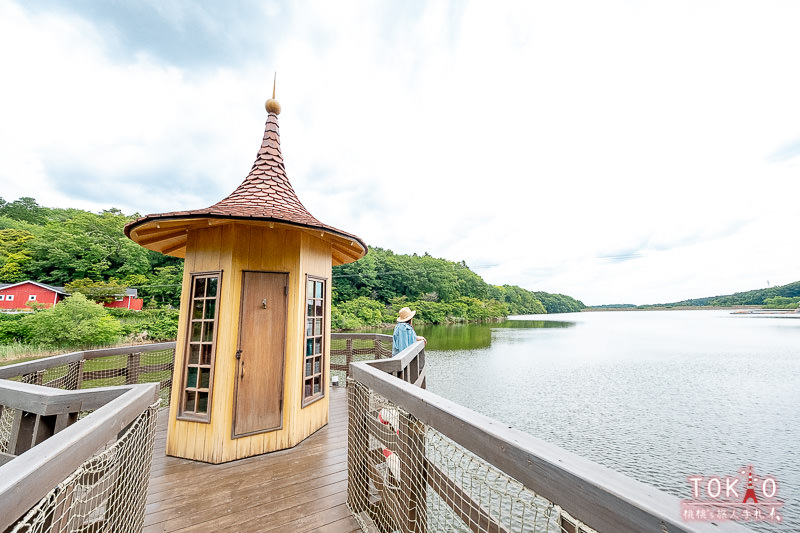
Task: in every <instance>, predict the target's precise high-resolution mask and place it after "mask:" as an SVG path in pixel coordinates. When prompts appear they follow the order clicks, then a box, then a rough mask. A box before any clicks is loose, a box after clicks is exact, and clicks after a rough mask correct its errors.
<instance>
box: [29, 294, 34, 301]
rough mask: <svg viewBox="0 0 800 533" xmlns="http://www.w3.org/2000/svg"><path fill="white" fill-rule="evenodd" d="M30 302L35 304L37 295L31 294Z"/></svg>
mask: <svg viewBox="0 0 800 533" xmlns="http://www.w3.org/2000/svg"><path fill="white" fill-rule="evenodd" d="M28 301H29V302H35V301H36V295H35V294H29V295H28Z"/></svg>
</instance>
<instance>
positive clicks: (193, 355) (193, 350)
mask: <svg viewBox="0 0 800 533" xmlns="http://www.w3.org/2000/svg"><path fill="white" fill-rule="evenodd" d="M198 363H200V345H199V344H192V345H191V346H189V364H190V365H196V364H198Z"/></svg>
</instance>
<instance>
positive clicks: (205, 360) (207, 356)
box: [200, 344, 211, 365]
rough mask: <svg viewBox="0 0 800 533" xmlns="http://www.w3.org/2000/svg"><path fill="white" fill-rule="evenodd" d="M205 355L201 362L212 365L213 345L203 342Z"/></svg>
mask: <svg viewBox="0 0 800 533" xmlns="http://www.w3.org/2000/svg"><path fill="white" fill-rule="evenodd" d="M202 353H203V357H202V358H201V359H202V361H200V364H202V365H210V364H211V345H210V344H203V351H202Z"/></svg>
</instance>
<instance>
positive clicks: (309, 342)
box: [306, 339, 314, 355]
mask: <svg viewBox="0 0 800 533" xmlns="http://www.w3.org/2000/svg"><path fill="white" fill-rule="evenodd" d="M306 355H314V339H306Z"/></svg>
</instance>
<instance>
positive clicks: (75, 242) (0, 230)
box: [0, 198, 183, 307]
mask: <svg viewBox="0 0 800 533" xmlns="http://www.w3.org/2000/svg"><path fill="white" fill-rule="evenodd" d="M136 217H138V215H131V216H126V215H124V214H123V213H122V212H121V211H119V210H118V209H109V210H107V211H103V212H101V213H99V214H96V213H90V212H88V211H82V210H80V209H52V208H47V207H42V206H40V205H39V204H37V203H36V200H34V199H33V198H20V199H19V200H15V201H13V202H6V201H5V200H3V199H2V198H0V283H16V282H18V281H24V280H27V279H30V280H33V281H38V282H41V283H47V284H49V285H57V286H64V285H66V284H67V283H69V282H71V281H76V280H80V279H90V280H92V281H95V282H99V281H108V280H117V281H119V282H120V283H121V284H123V285H124V286H127V287H136V288H137V289H138V290H139V296H140V297H141V298H144V300H145V305H155V306H160V307H166V306H170V305H171V306H173V307H177V306H178V305H179V304H180V290H181V277H182V275H183V260H181V259H176V258H174V257H168V256H165V255H161V254H159V253H156V252H153V251H150V250H147V249H146V248H142V247H141V246H139V245H138V244H136V243H134V242H133V241H131V240H130V239H128V238H127V237H125V235H124V234H123V232H122V228H123V226H125V224H126V223H127V222H128V221H130V220H132V219H134V218H136Z"/></svg>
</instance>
